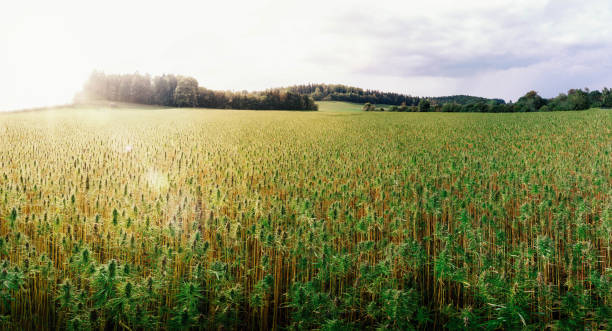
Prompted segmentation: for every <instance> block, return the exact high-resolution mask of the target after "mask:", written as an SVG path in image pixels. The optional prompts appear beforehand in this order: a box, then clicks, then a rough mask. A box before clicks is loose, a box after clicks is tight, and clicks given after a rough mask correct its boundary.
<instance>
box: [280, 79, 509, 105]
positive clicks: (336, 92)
mask: <svg viewBox="0 0 612 331" xmlns="http://www.w3.org/2000/svg"><path fill="white" fill-rule="evenodd" d="M288 90H289V91H292V92H296V93H299V94H308V95H310V96H311V97H312V98H313V99H315V100H317V101H345V102H354V103H370V104H384V105H393V106H402V105H404V106H406V107H410V106H415V107H417V106H418V105H419V103H420V102H421V100H423V99H428V100H431V101H433V102H435V103H437V104H444V103H449V102H454V103H457V104H460V105H467V104H471V103H477V102H484V103H489V102H494V103H502V104H503V103H504V100H502V99H487V98H481V97H473V96H469V95H453V96H444V97H434V98H423V97H415V96H411V95H406V94H399V93H393V92H381V91H376V90H364V89H362V88H358V87H353V86H346V85H341V84H307V85H295V86H291V87H289V88H288Z"/></svg>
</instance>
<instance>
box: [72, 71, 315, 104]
mask: <svg viewBox="0 0 612 331" xmlns="http://www.w3.org/2000/svg"><path fill="white" fill-rule="evenodd" d="M76 99H77V100H79V101H82V100H109V101H117V102H131V103H139V104H146V105H160V106H167V107H203V108H221V109H230V108H231V109H255V110H263V109H273V110H281V109H282V110H317V105H316V103H315V102H314V100H313V99H312V97H310V96H309V95H306V94H299V93H296V92H294V91H290V90H288V89H268V90H265V91H261V92H247V91H241V92H233V91H213V90H209V89H206V88H204V87H201V86H199V85H198V81H197V80H196V79H195V78H193V77H185V76H176V75H162V76H156V77H154V78H151V76H149V75H148V74H147V75H141V74H138V73H135V74H126V75H106V74H104V73H102V72H94V73H92V75H91V76H90V77H89V80H88V81H87V82H86V83H85V85H84V87H83V91H82V92H80V93H79V94H78V95H77V97H76Z"/></svg>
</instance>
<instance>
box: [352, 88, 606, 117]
mask: <svg viewBox="0 0 612 331" xmlns="http://www.w3.org/2000/svg"><path fill="white" fill-rule="evenodd" d="M450 98H452V97H450ZM437 99H438V100H439V99H442V100H444V99H445V98H437ZM438 100H436V98H429V99H425V98H422V99H421V100H420V101H419V103H418V105H416V106H415V105H408V104H402V105H400V106H399V107H398V106H392V107H387V108H384V107H377V106H376V105H375V104H372V103H369V102H368V103H366V104H364V106H363V110H365V111H390V112H430V111H431V112H446V113H461V112H464V113H519V112H538V111H567V110H585V109H589V108H598V107H604V108H611V107H612V89H609V88H605V87H604V88H603V90H602V91H598V90H595V91H590V90H589V89H585V90H581V89H571V90H569V91H568V92H567V94H565V93H561V94H559V95H558V96H557V97H555V98H552V99H545V98H542V97H541V96H540V95H538V93H537V92H536V91H529V92H527V94H525V95H524V96H522V97H521V98H520V99H518V101H517V102H516V103H500V102H496V101H494V100H493V101H488V102H484V101H476V102H468V103H465V104H461V103H459V102H456V101H450V102H439V101H438ZM447 100H452V99H447Z"/></svg>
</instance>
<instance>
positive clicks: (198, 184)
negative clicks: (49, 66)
mask: <svg viewBox="0 0 612 331" xmlns="http://www.w3.org/2000/svg"><path fill="white" fill-rule="evenodd" d="M320 104H321V111H320V112H283V111H271V112H268V111H229V110H198V109H195V110H194V109H146V110H145V109H116V108H115V109H109V108H106V107H98V108H95V107H92V108H69V109H65V110H61V109H59V110H48V111H40V112H27V113H13V114H0V260H1V261H2V262H1V264H2V266H1V271H0V281H1V282H0V313H1V315H2V316H3V318H2V319H1V320H0V322H2V323H3V324H2V326H3V328H5V329H34V328H43V329H66V328H68V329H75V330H77V329H102V328H105V329H110V330H112V329H119V330H120V329H126V330H128V329H129V330H138V329H144V328H149V329H158V328H159V329H188V328H189V327H193V328H194V329H220V328H223V329H224V330H227V329H230V330H233V329H268V328H287V327H289V328H291V329H313V328H314V329H316V328H321V329H326V330H340V329H374V328H381V329H397V330H407V329H412V328H414V329H440V328H448V329H500V328H504V329H521V328H528V329H544V328H547V327H551V328H561V329H564V328H568V329H582V328H591V329H598V328H599V329H606V328H610V327H611V326H612V324H610V323H611V322H610V319H611V316H612V315H611V311H612V310H611V304H612V301H611V300H612V294H611V293H612V291H611V287H610V286H611V282H612V252H611V248H612V245H611V242H610V241H611V240H612V186H611V185H612V172H611V171H612V162H611V161H612V143H611V142H612V112H611V111H607V110H598V109H591V110H588V111H583V112H552V113H516V114H475V113H473V114H442V113H365V112H354V111H353V110H358V109H353V108H351V107H350V104H348V105H344V104H340V103H333V104H332V103H320ZM331 110H336V111H337V112H333V111H331Z"/></svg>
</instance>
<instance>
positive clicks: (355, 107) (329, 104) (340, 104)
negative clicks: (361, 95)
mask: <svg viewBox="0 0 612 331" xmlns="http://www.w3.org/2000/svg"><path fill="white" fill-rule="evenodd" d="M317 105H319V111H321V112H332V113H337V112H361V111H363V104H361V103H353V102H344V101H317ZM389 107H391V106H390V105H376V108H385V109H387V108H389Z"/></svg>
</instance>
